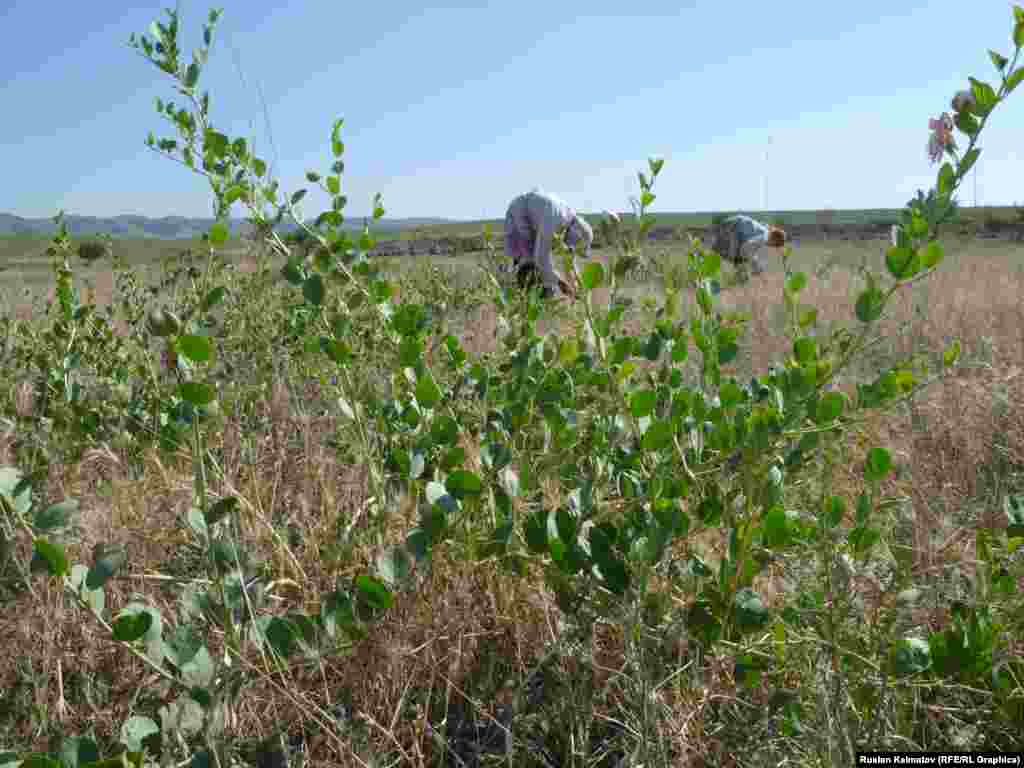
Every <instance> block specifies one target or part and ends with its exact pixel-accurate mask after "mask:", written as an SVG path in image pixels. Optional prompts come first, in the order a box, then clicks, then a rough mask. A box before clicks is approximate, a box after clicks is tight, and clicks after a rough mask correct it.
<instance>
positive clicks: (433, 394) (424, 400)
mask: <svg viewBox="0 0 1024 768" xmlns="http://www.w3.org/2000/svg"><path fill="white" fill-rule="evenodd" d="M416 400H417V401H419V404H420V405H421V406H423V407H424V408H433V407H434V406H435V405H437V404H438V403H439V402H441V389H440V388H439V387H438V386H437V384H436V383H435V382H434V378H433V376H431V375H430V373H425V374H424V375H423V376H421V377H420V379H419V381H417V382H416Z"/></svg>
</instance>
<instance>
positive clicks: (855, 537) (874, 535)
mask: <svg viewBox="0 0 1024 768" xmlns="http://www.w3.org/2000/svg"><path fill="white" fill-rule="evenodd" d="M881 537H882V534H881V532H880V531H879V530H878V529H877V528H870V527H868V526H864V525H860V526H857V527H856V528H853V529H852V530H851V531H850V534H849V539H850V544H851V546H852V547H853V551H854V554H856V555H858V556H860V555H864V554H866V553H867V552H868V551H870V550H871V548H872V547H873V546H875V544H876V543H878V540H879V539H880V538H881Z"/></svg>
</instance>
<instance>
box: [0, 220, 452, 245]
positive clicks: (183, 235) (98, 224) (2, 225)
mask: <svg viewBox="0 0 1024 768" xmlns="http://www.w3.org/2000/svg"><path fill="white" fill-rule="evenodd" d="M64 221H65V223H66V224H67V227H68V232H70V233H71V234H72V235H74V236H81V235H110V236H111V237H115V238H154V239H159V240H189V239H192V238H195V237H198V236H199V235H200V234H202V233H203V232H205V231H207V230H209V228H210V226H211V225H212V224H213V219H212V218H186V217H184V216H164V217H162V218H156V219H153V218H149V217H148V216H131V215H121V216H110V217H106V216H104V217H98V216H76V215H74V214H67V215H65V217H64ZM455 223H458V222H456V221H455V220H453V219H439V218H409V219H381V220H380V221H376V222H373V223H372V224H371V228H372V229H373V231H374V232H375V233H387V232H401V231H403V230H407V229H415V228H417V227H430V226H437V225H448V224H455ZM362 226H363V219H362V218H361V217H353V218H351V219H346V221H345V227H346V228H349V229H361V228H362ZM249 229H250V225H249V223H248V222H247V221H245V220H244V219H232V220H231V234H232V235H236V236H238V235H243V234H245V233H246V232H247V231H248V230H249ZM279 229H280V231H282V232H290V231H293V230H294V229H296V226H295V224H293V223H289V224H282V225H281V227H280V228H279ZM54 231H56V225H55V224H54V223H53V219H52V218H45V219H27V218H24V217H22V216H15V215H13V214H10V213H0V236H2V235H50V234H53V232H54Z"/></svg>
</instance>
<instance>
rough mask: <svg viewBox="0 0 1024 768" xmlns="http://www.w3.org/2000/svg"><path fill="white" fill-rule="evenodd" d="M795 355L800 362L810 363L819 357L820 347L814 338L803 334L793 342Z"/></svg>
mask: <svg viewBox="0 0 1024 768" xmlns="http://www.w3.org/2000/svg"><path fill="white" fill-rule="evenodd" d="M793 357H795V358H796V359H797V362H799V363H801V364H802V363H810V362H813V361H814V360H817V359H818V347H817V345H816V344H815V343H814V339H812V338H810V337H809V336H803V337H801V338H799V339H797V340H796V341H795V342H793Z"/></svg>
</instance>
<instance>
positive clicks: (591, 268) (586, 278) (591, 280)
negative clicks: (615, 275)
mask: <svg viewBox="0 0 1024 768" xmlns="http://www.w3.org/2000/svg"><path fill="white" fill-rule="evenodd" d="M580 280H581V282H582V283H583V287H584V288H586V289H587V290H588V291H592V290H594V289H595V288H597V287H598V286H599V285H601V284H602V283H604V267H603V266H602V265H601V264H600V262H597V261H592V262H590V263H589V264H587V266H585V267H584V268H583V274H582V275H581V277H580Z"/></svg>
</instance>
